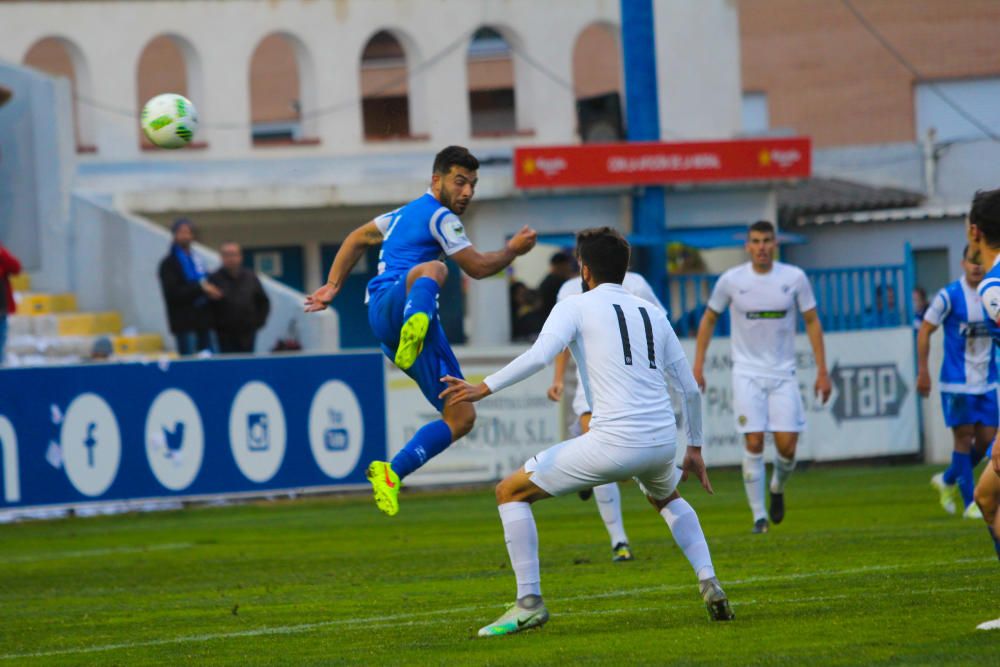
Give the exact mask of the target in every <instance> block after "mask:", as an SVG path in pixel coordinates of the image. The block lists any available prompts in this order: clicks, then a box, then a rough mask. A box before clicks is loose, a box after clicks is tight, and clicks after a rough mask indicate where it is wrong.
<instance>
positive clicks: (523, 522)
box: [497, 503, 542, 600]
mask: <svg viewBox="0 0 1000 667" xmlns="http://www.w3.org/2000/svg"><path fill="white" fill-rule="evenodd" d="M497 509H499V510H500V521H501V522H502V523H503V536H504V540H505V541H506V542H507V554H508V555H509V556H510V564H511V567H512V568H514V576H515V577H516V578H517V599H518V600H520V599H521V598H523V597H524V596H525V595H539V596H540V595H541V594H542V583H541V576H540V575H539V573H538V530H537V529H536V528H535V515H534V514H532V513H531V503H504V504H503V505H500V506H499V507H498V508H497Z"/></svg>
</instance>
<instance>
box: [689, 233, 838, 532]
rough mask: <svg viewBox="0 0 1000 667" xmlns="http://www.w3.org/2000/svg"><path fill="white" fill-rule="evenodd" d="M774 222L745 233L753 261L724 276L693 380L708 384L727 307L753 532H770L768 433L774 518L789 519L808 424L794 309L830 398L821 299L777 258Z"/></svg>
mask: <svg viewBox="0 0 1000 667" xmlns="http://www.w3.org/2000/svg"><path fill="white" fill-rule="evenodd" d="M775 247H776V244H775V232H774V225H772V224H771V223H770V222H768V221H766V220H761V221H759V222H755V223H754V224H752V225H751V226H750V229H749V231H748V233H747V243H746V249H747V253H748V254H749V255H750V261H749V262H747V263H745V264H741V265H739V266H737V267H734V268H732V269H729V270H728V271H726V272H725V273H723V274H722V275H721V276H720V277H719V280H718V282H716V283H715V287H714V288H713V289H712V295H711V297H709V300H708V308H706V309H705V314H704V315H703V316H702V318H701V323H700V324H699V325H698V339H697V343H696V347H695V357H694V377H695V379H696V380H697V381H698V385H699V386H700V387H701V388H702V390H704V388H705V375H704V368H705V353H706V352H707V351H708V344H709V342H710V341H711V339H712V333H713V332H714V331H715V323H716V321H717V320H718V317H719V314H720V313H722V312H723V311H724V310H726V309H727V308H728V309H729V319H730V326H731V339H730V340H731V343H732V360H733V413H734V415H735V416H736V430H737V431H739V432H740V433H742V434H743V437H744V439H745V441H746V450H745V452H744V454H743V483H744V485H745V487H746V492H747V500H749V501H750V510H751V511H752V512H753V519H754V525H753V532H755V533H765V532H767V528H768V516H769V513H768V510H767V509H765V507H764V478H765V477H766V471H765V468H764V433H772V434H774V445H775V448H776V449H777V450H778V451H777V452H776V454H775V458H774V474H773V476H772V477H771V486H770V492H771V503H770V519H771V521H773V522H774V523H781V521H782V519H784V518H785V495H784V494H785V482H786V481H787V480H788V477H789V476H790V475H791V474H792V470H794V469H795V447H796V445H797V444H798V441H799V433H800V432H802V431H803V430H804V429H805V413H804V410H803V408H802V397H801V396H800V394H799V383H798V381H797V379H796V377H795V322H796V318H795V310H796V308H797V309H798V310H799V312H801V313H802V318H803V319H804V320H805V323H806V334H807V335H808V336H809V344H810V345H811V346H812V351H813V356H814V357H815V358H816V384H815V387H814V389H815V392H816V395H817V396H818V397H819V398H820V399H821V400H822V401H823V402H824V403H826V401H827V400H829V398H830V391H831V389H830V376H829V375H828V373H827V370H826V351H825V349H824V347H823V327H822V325H821V324H820V321H819V316H818V315H817V313H816V298H815V297H814V296H813V291H812V287H811V286H810V285H809V279H808V278H807V277H806V274H805V273H804V272H803V271H802V269H800V268H798V267H796V266H792V265H790V264H784V263H782V262H776V261H774V250H775Z"/></svg>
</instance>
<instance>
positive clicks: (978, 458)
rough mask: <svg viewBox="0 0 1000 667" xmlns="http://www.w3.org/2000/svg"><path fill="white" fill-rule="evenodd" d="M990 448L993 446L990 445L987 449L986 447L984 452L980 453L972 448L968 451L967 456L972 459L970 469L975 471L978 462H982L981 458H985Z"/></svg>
mask: <svg viewBox="0 0 1000 667" xmlns="http://www.w3.org/2000/svg"><path fill="white" fill-rule="evenodd" d="M992 447H993V445H990V446H989V447H987V448H986V451H985V452H980V451H979V450H978V449H976V448H975V447H973V448H972V449H970V450H969V456H970V457H971V458H972V469H973V470H975V469H976V466H977V465H979V462H980V461H982V460H983V457H985V456H986V455H987V454H988V453H989V452H990V451H991V449H992Z"/></svg>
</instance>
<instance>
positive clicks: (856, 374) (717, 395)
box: [682, 328, 920, 465]
mask: <svg viewBox="0 0 1000 667" xmlns="http://www.w3.org/2000/svg"><path fill="white" fill-rule="evenodd" d="M824 339H825V342H826V359H827V366H828V370H829V372H830V379H831V382H832V384H833V394H832V395H831V397H830V400H829V402H827V404H826V405H822V404H821V403H820V401H819V400H818V399H817V398H816V397H815V396H814V394H813V384H814V383H815V381H816V366H815V363H814V359H813V355H812V349H811V348H810V347H809V340H808V339H807V338H806V337H805V336H804V335H799V336H797V337H796V339H795V350H796V358H797V362H798V363H797V366H798V368H797V375H798V383H799V390H800V392H801V394H802V403H803V406H804V407H805V412H806V431H805V433H803V434H802V437H801V439H800V441H799V447H798V458H799V459H800V460H813V461H833V460H846V459H854V458H865V457H875V456H892V455H899V454H914V453H916V452H918V451H919V450H920V431H919V428H918V412H917V394H916V391H915V387H914V384H915V380H916V366H915V362H914V340H913V331H912V330H910V329H908V328H898V329H877V330H870V331H853V332H844V333H828V334H826V335H825V336H824ZM682 344H683V345H684V349H685V351H686V352H687V355H688V358H689V359H694V341H693V340H690V339H687V340H684V341H682ZM705 384H706V391H705V399H704V404H703V409H704V418H705V438H706V443H705V449H704V452H703V453H704V456H705V461H706V462H707V463H709V465H737V464H739V463H740V461H741V460H742V457H743V443H742V436H741V435H740V434H739V433H737V432H736V417H737V415H734V414H733V401H732V397H733V390H732V363H731V361H730V357H729V339H728V338H717V339H715V340H713V341H712V344H711V345H710V346H709V350H708V355H707V358H706V360H705ZM771 446H772V445H770V443H769V445H768V448H769V449H770V447H771Z"/></svg>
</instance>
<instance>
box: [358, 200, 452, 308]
mask: <svg viewBox="0 0 1000 667" xmlns="http://www.w3.org/2000/svg"><path fill="white" fill-rule="evenodd" d="M375 225H376V226H377V227H378V229H379V231H380V232H382V249H381V250H380V251H379V254H378V275H377V276H375V277H374V278H372V279H371V280H370V281H369V282H368V294H367V296H366V298H367V297H373V296H375V295H377V294H379V293H380V292H382V291H383V290H385V289H388V288H389V287H391V286H392V285H393V284H394V283H395V282H396V281H397V280H399V279H400V278H401V277H402V278H405V277H406V274H407V273H409V271H410V269H412V268H413V267H414V266H416V265H417V264H422V263H424V262H429V261H431V260H435V259H438V258H440V257H441V254H442V253H443V254H445V255H453V254H455V253H456V252H458V251H459V250H463V249H465V248H468V247H469V246H471V245H472V243H471V242H470V241H469V239H468V237H467V236H466V235H465V228H464V227H463V226H462V221H461V220H459V219H458V216H457V215H455V214H454V213H452V212H451V210H450V209H449V208H448V207H446V206H443V205H442V204H441V202H439V201H438V200H437V199H436V198H435V197H434V195H432V194H431V193H430V191H429V190H428V191H427V192H426V193H424V195H423V196H422V197H420V198H418V199H414V200H413V201H411V202H410V203H409V204H407V205H406V206H403V207H401V208H397V209H396V210H395V211H389V212H388V213H385V214H383V215H380V216H378V217H377V218H375Z"/></svg>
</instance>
